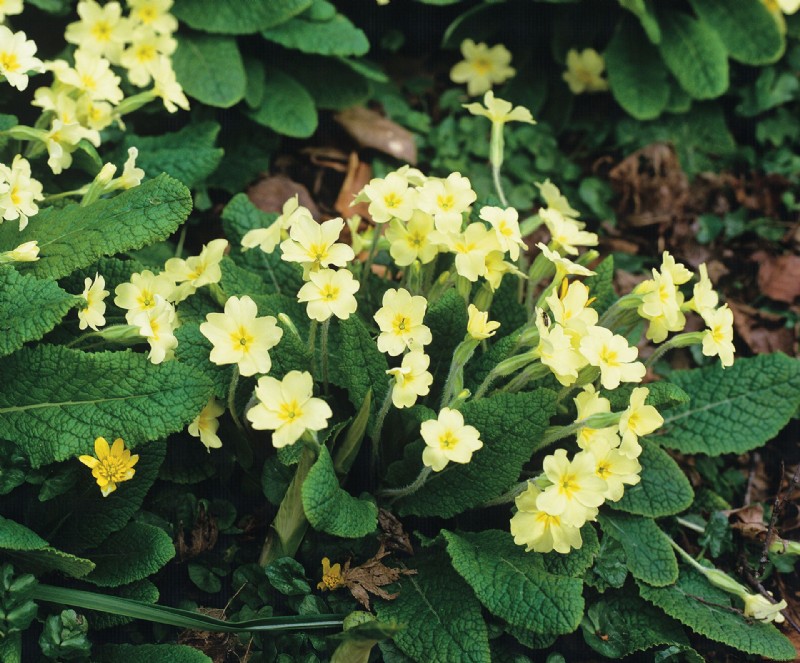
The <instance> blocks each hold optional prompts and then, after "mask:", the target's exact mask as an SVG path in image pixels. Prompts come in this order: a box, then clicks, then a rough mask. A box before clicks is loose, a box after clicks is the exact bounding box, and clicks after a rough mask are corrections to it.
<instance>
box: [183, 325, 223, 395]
mask: <svg viewBox="0 0 800 663" xmlns="http://www.w3.org/2000/svg"><path fill="white" fill-rule="evenodd" d="M200 324H201V323H198V322H190V323H184V324H182V325H181V326H180V327H178V329H176V330H175V337H176V338H177V339H178V347H177V348H175V359H177V361H178V362H179V363H181V364H185V365H186V367H187V368H190V369H191V370H192V372H193V374H194V375H204V376H205V377H206V378H207V379H208V380H209V382H210V383H211V384H212V388H213V392H214V395H215V396H216V397H217V398H219V399H224V398H227V395H228V388H229V386H230V383H231V377H232V375H233V367H232V366H231V365H221V366H220V365H218V364H214V363H212V362H211V361H210V360H209V358H208V357H209V355H210V354H211V348H212V345H211V341H209V340H208V339H207V338H206V337H205V336H203V335H202V334H201V333H200Z"/></svg>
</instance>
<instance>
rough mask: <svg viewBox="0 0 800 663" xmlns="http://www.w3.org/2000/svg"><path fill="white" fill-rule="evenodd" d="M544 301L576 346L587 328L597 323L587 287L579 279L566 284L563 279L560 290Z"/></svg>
mask: <svg viewBox="0 0 800 663" xmlns="http://www.w3.org/2000/svg"><path fill="white" fill-rule="evenodd" d="M545 302H547V305H548V306H549V307H550V313H551V314H552V316H553V319H554V320H555V321H556V322H557V323H558V324H560V325H561V326H562V327H564V331H565V332H566V333H567V334H568V335H569V336H571V337H572V340H573V345H575V347H576V348H577V347H578V346H579V345H580V339H581V338H583V337H584V336H585V335H586V334H587V332H588V330H589V328H590V327H594V326H595V325H596V324H597V319H598V316H597V311H595V310H594V309H593V308H591V307H590V306H589V288H587V287H586V286H585V285H584V284H583V283H581V282H580V281H573V282H572V283H569V285H567V281H566V279H565V280H564V281H562V282H561V292H560V293H559V292H553V293H552V294H551V295H550V296H549V297H547V298H545Z"/></svg>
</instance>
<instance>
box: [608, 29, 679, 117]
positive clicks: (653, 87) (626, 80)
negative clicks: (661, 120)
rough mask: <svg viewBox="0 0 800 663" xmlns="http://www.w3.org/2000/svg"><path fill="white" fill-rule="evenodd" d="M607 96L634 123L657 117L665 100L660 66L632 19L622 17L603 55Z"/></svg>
mask: <svg viewBox="0 0 800 663" xmlns="http://www.w3.org/2000/svg"><path fill="white" fill-rule="evenodd" d="M604 55H605V60H606V67H607V68H608V84H609V87H610V88H611V94H613V95H614V99H616V100H617V103H619V105H620V106H622V108H623V109H625V111H626V112H628V113H629V114H630V115H632V116H633V117H635V118H636V119H637V120H652V119H653V118H656V117H658V116H659V115H661V112H662V111H663V110H664V108H665V107H666V105H667V101H668V100H669V83H668V82H667V75H668V74H667V70H666V68H665V67H664V62H663V61H662V59H661V56H660V54H659V52H658V49H657V48H656V47H655V46H653V44H652V43H651V42H650V40H649V39H648V38H647V37H646V36H645V34H644V33H643V32H642V31H641V30H640V29H639V27H638V26H637V25H636V22H635V20H634V19H633V18H627V17H624V18H623V19H622V21H620V23H619V25H618V26H617V30H616V32H615V33H614V37H613V38H612V39H611V41H610V42H609V44H608V47H607V48H606V51H605V53H604Z"/></svg>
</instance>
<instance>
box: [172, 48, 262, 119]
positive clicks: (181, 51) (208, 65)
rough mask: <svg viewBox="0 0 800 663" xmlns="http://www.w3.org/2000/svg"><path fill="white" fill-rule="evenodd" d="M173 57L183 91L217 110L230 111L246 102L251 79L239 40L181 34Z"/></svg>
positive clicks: (176, 73)
mask: <svg viewBox="0 0 800 663" xmlns="http://www.w3.org/2000/svg"><path fill="white" fill-rule="evenodd" d="M177 37H178V48H177V49H176V51H175V53H173V55H172V66H173V68H174V69H175V76H176V77H177V78H178V82H179V83H180V84H181V85H182V86H183V91H184V92H185V93H186V94H187V95H189V96H190V97H194V98H195V99H197V100H198V101H200V102H202V103H204V104H206V105H208V106H216V107H217V108H230V107H231V106H233V105H234V104H236V103H238V102H239V101H241V100H242V99H243V98H244V93H245V89H246V88H247V76H246V74H245V71H244V62H243V61H242V55H241V53H239V47H238V46H237V45H236V40H235V39H233V38H232V37H220V36H217V35H204V34H179V35H178V36H177Z"/></svg>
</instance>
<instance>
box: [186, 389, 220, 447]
mask: <svg viewBox="0 0 800 663" xmlns="http://www.w3.org/2000/svg"><path fill="white" fill-rule="evenodd" d="M223 412H225V408H224V406H222V405H221V404H220V403H218V402H217V399H216V398H214V397H213V396H212V397H211V400H209V401H208V403H206V405H205V407H204V408H203V409H202V410H201V411H200V414H198V415H197V416H196V417H195V418H194V420H193V421H192V423H190V424H189V428H187V432H188V433H189V435H191V436H192V437H199V438H200V441H201V442H202V443H203V444H204V445H205V447H206V451H208V452H209V453H211V450H212V449H219V448H220V447H221V446H222V440H220V439H219V436H218V435H217V430H218V429H219V417H220V416H221V415H222V413H223Z"/></svg>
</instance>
